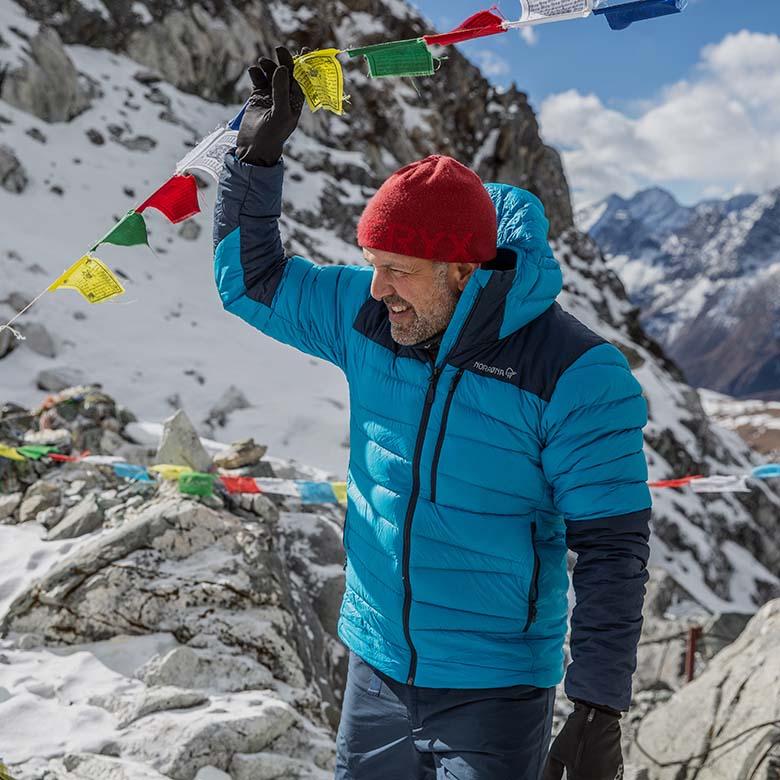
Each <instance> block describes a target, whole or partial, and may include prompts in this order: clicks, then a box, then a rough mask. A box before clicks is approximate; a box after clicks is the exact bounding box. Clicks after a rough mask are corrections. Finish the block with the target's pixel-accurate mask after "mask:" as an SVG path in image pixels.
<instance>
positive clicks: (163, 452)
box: [154, 409, 211, 471]
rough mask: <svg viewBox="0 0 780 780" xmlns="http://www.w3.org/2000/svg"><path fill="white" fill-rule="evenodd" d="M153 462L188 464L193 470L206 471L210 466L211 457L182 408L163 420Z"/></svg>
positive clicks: (177, 464)
mask: <svg viewBox="0 0 780 780" xmlns="http://www.w3.org/2000/svg"><path fill="white" fill-rule="evenodd" d="M154 462H155V463H168V464H172V465H176V466H189V467H190V468H192V469H194V470H195V471H208V470H209V469H210V468H211V458H210V457H209V455H208V453H207V452H206V450H205V449H204V448H203V445H202V444H201V443H200V438H199V437H198V434H197V432H196V431H195V428H193V426H192V423H191V422H190V419H189V417H187V415H186V414H185V413H184V411H183V410H181V409H179V410H178V411H177V412H176V413H175V414H174V415H173V416H172V417H169V418H168V419H167V420H166V421H165V425H164V427H163V435H162V440H161V441H160V447H159V449H158V450H157V455H156V456H155V458H154Z"/></svg>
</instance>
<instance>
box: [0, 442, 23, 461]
mask: <svg viewBox="0 0 780 780" xmlns="http://www.w3.org/2000/svg"><path fill="white" fill-rule="evenodd" d="M0 458H8V460H22V461H23V460H27V459H26V458H25V457H24V455H20V454H19V453H18V452H17V451H16V449H14V448H13V447H8V446H6V445H5V444H0Z"/></svg>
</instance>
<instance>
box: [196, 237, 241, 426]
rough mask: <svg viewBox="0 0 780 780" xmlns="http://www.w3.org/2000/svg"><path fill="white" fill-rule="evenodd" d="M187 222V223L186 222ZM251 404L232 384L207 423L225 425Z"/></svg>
mask: <svg viewBox="0 0 780 780" xmlns="http://www.w3.org/2000/svg"><path fill="white" fill-rule="evenodd" d="M185 224H186V223H185ZM250 406H251V404H250V403H249V401H248V400H247V397H246V396H245V395H244V394H243V393H242V392H241V390H239V389H238V388H237V387H236V386H235V385H230V387H228V389H227V390H225V392H224V393H223V394H222V396H221V397H220V399H219V400H218V401H217V402H216V403H215V404H214V406H212V407H211V409H210V410H209V414H208V417H207V418H206V423H207V424H208V425H219V426H224V425H225V423H227V418H228V416H229V415H230V413H231V412H235V411H238V410H239V409H248V408H249V407H250Z"/></svg>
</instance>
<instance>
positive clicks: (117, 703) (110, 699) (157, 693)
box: [89, 685, 209, 729]
mask: <svg viewBox="0 0 780 780" xmlns="http://www.w3.org/2000/svg"><path fill="white" fill-rule="evenodd" d="M208 701H209V697H208V696H207V695H206V694H204V693H203V692H202V691H190V690H186V689H184V688H177V687H176V686H174V685H161V686H154V687H150V688H147V687H141V688H140V689H139V690H137V691H131V692H122V693H115V694H108V695H100V694H99V695H96V696H91V697H90V699H89V703H90V704H94V705H95V706H97V707H102V708H103V709H104V710H108V711H109V712H111V713H112V714H113V715H115V716H116V719H117V726H118V727H119V728H120V729H123V728H125V727H126V726H129V725H130V724H131V723H133V722H134V721H136V720H138V719H139V718H143V717H144V716H146V715H150V714H151V713H153V712H160V711H162V710H179V709H188V708H190V707H197V706H198V705H200V704H207V703H208Z"/></svg>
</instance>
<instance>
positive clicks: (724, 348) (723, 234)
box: [577, 188, 780, 400]
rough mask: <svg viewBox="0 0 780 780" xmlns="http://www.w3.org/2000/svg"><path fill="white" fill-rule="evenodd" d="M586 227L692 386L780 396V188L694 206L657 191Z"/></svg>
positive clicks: (608, 203)
mask: <svg viewBox="0 0 780 780" xmlns="http://www.w3.org/2000/svg"><path fill="white" fill-rule="evenodd" d="M577 221H578V224H579V226H580V227H581V229H583V230H586V231H588V232H590V234H591V235H592V236H593V238H595V239H596V241H597V242H598V243H599V245H600V246H601V248H602V249H603V251H604V252H605V253H606V254H607V256H608V258H609V264H610V267H611V268H613V269H614V270H615V272H616V273H618V275H619V276H620V277H621V279H622V281H623V283H624V284H625V286H626V289H627V291H628V293H629V295H630V297H631V299H632V301H633V302H634V303H636V304H637V305H638V306H639V307H640V309H641V321H642V324H643V325H644V327H645V329H646V330H647V332H648V333H649V334H650V335H651V336H652V337H653V338H655V339H656V340H657V341H659V342H660V343H661V344H662V345H663V346H664V349H665V350H666V352H667V353H668V354H669V355H670V356H671V357H672V358H673V359H674V360H675V361H676V362H677V363H678V364H679V365H680V366H681V367H682V369H683V371H684V372H685V375H686V377H687V379H688V381H689V382H691V383H692V384H694V385H698V386H702V387H707V388H711V389H713V390H718V391H720V392H722V393H727V394H729V395H734V396H737V397H743V398H746V397H754V398H764V399H775V400H776V399H780V189H775V190H772V191H771V192H768V193H766V194H764V195H761V196H757V195H738V196H736V197H733V198H729V199H727V200H709V201H704V202H702V203H699V204H698V205H696V206H693V207H686V206H681V205H680V204H679V203H678V202H677V201H676V200H675V199H674V197H673V196H672V195H671V194H669V193H668V192H666V191H664V190H662V189H658V188H654V189H649V190H645V191H643V192H639V193H637V194H636V195H634V196H633V197H632V198H629V199H625V198H622V197H620V196H618V195H611V196H610V197H609V198H607V199H605V200H604V201H602V202H601V203H599V204H596V205H594V206H592V207H590V208H588V209H585V210H583V211H582V212H581V213H580V214H579V215H578V220H577Z"/></svg>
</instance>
